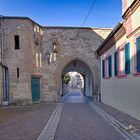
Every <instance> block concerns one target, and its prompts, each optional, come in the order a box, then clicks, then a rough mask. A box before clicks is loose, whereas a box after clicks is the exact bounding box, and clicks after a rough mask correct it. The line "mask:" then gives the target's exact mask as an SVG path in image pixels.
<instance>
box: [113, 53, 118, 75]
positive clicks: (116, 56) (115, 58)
mask: <svg viewBox="0 0 140 140" xmlns="http://www.w3.org/2000/svg"><path fill="white" fill-rule="evenodd" d="M114 74H115V76H117V75H118V51H116V52H115V53H114Z"/></svg>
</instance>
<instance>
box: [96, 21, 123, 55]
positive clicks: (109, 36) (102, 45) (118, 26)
mask: <svg viewBox="0 0 140 140" xmlns="http://www.w3.org/2000/svg"><path fill="white" fill-rule="evenodd" d="M122 24H123V22H119V23H118V24H117V25H116V26H115V27H114V29H113V30H112V31H111V33H110V34H109V35H108V37H107V38H106V39H105V40H104V41H103V42H102V44H101V45H100V46H99V47H98V48H97V49H96V50H95V52H96V53H97V55H99V52H100V50H101V49H102V48H103V47H104V45H105V44H106V43H107V42H108V41H109V40H110V38H111V37H112V36H113V35H114V34H115V33H116V32H117V31H118V29H120V27H121V26H122Z"/></svg>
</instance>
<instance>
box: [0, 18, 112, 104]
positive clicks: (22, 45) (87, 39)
mask: <svg viewBox="0 0 140 140" xmlns="http://www.w3.org/2000/svg"><path fill="white" fill-rule="evenodd" d="M0 23H1V25H3V26H2V28H3V29H5V30H4V32H3V30H1V32H3V36H2V39H3V43H2V45H3V46H2V47H1V48H3V52H2V53H3V54H2V60H1V61H2V63H1V67H0V77H1V79H0V83H1V86H0V104H1V102H2V103H3V104H8V103H17V104H19V103H20V104H28V103H29V104H31V103H33V102H36V101H37V102H38V101H48V102H53V101H58V94H62V76H63V74H65V73H66V72H68V71H69V70H76V71H78V72H80V73H81V74H82V75H84V77H85V84H86V85H85V87H86V95H87V96H94V95H96V94H98V93H99V92H100V85H99V83H100V82H99V69H100V68H99V64H98V62H99V60H98V59H97V57H96V54H95V50H96V49H97V48H98V47H99V45H100V44H101V43H102V42H103V40H104V39H105V38H106V37H107V35H108V34H109V33H110V31H111V30H112V29H106V28H78V27H45V26H41V25H39V24H37V23H36V22H34V21H33V20H31V19H30V18H27V17H2V18H1V19H0ZM2 28H0V29H2ZM5 35H6V36H5ZM74 62H76V66H75V67H72V64H73V63H74ZM7 72H8V73H7ZM2 77H3V78H2Z"/></svg>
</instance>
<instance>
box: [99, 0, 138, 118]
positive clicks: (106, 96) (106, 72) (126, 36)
mask: <svg viewBox="0 0 140 140" xmlns="http://www.w3.org/2000/svg"><path fill="white" fill-rule="evenodd" d="M122 9H123V11H122V17H123V22H121V23H119V24H118V25H117V26H116V27H115V28H114V29H113V31H112V32H111V33H110V35H109V36H108V37H107V38H106V39H105V40H104V42H103V43H102V44H101V45H100V47H99V48H98V49H97V53H98V55H99V56H100V68H101V99H102V102H104V103H105V104H108V105H110V106H113V107H115V108H117V109H119V110H121V111H123V112H125V113H127V114H129V115H131V116H133V117H135V118H137V119H139V120H140V85H139V82H140V77H139V76H140V20H139V18H138V17H139V16H140V1H139V0H123V5H122Z"/></svg>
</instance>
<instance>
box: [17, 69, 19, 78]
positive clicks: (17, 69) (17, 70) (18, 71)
mask: <svg viewBox="0 0 140 140" xmlns="http://www.w3.org/2000/svg"><path fill="white" fill-rule="evenodd" d="M17 78H19V68H17Z"/></svg>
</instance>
